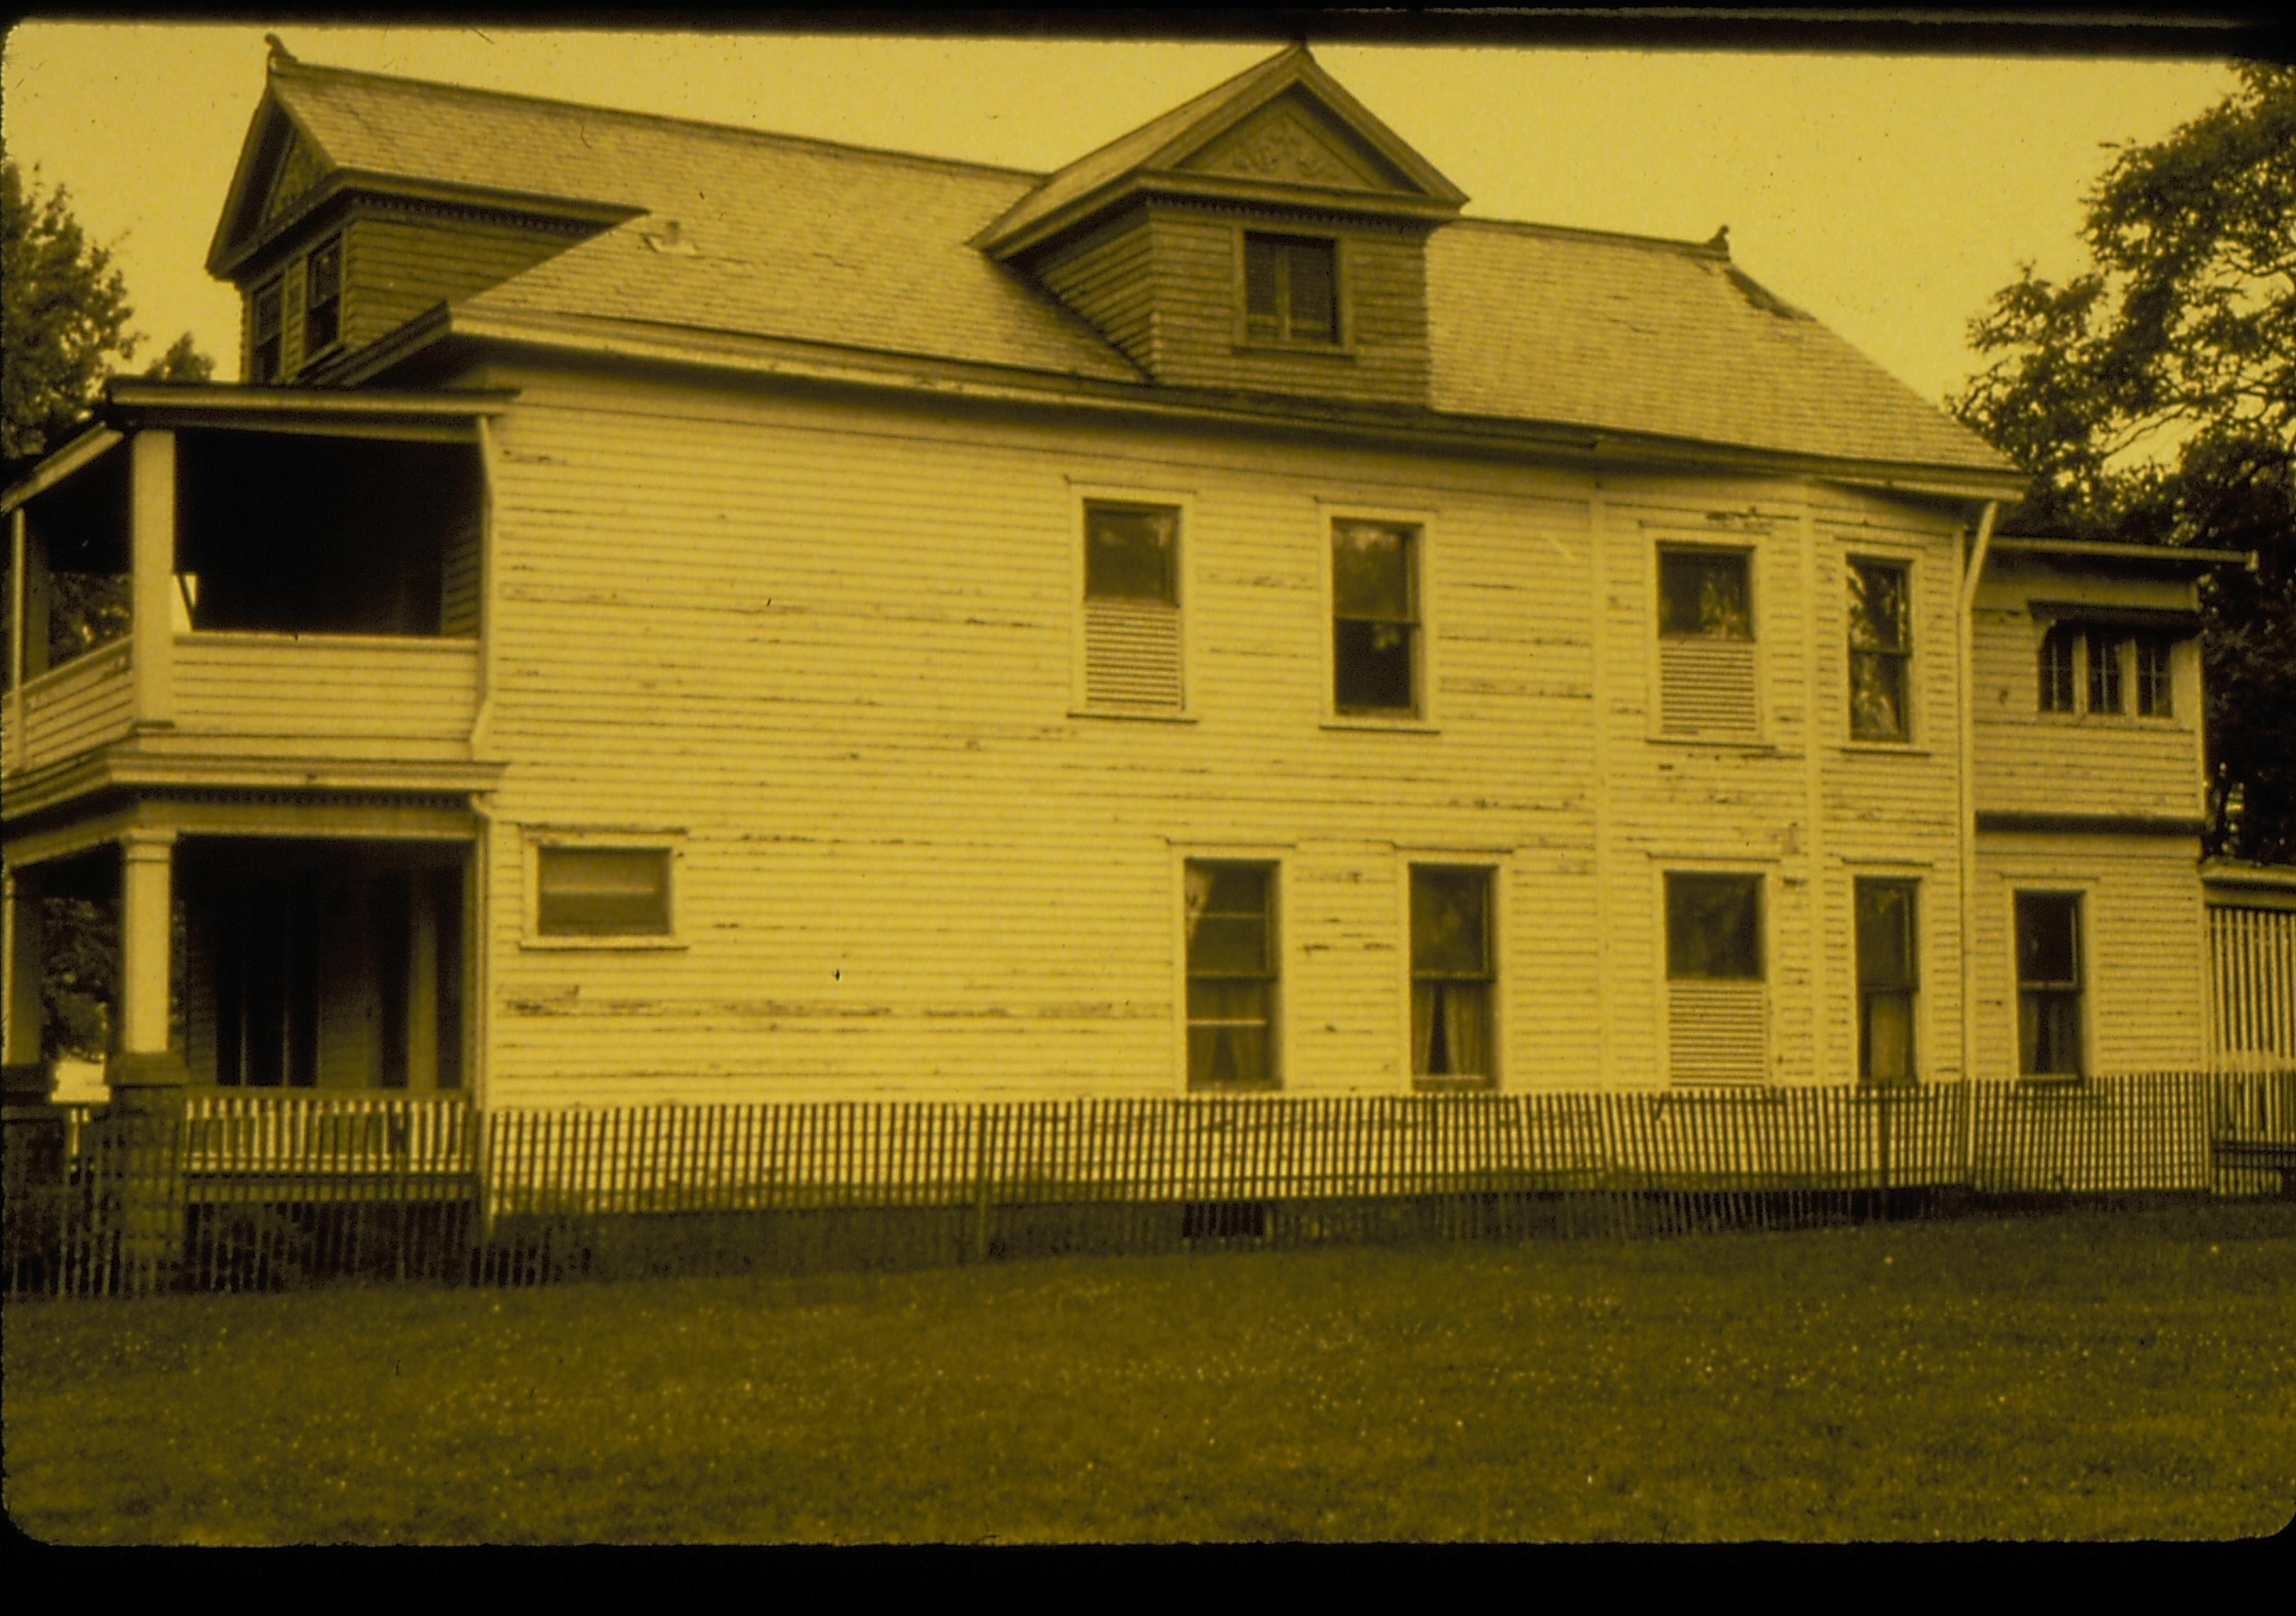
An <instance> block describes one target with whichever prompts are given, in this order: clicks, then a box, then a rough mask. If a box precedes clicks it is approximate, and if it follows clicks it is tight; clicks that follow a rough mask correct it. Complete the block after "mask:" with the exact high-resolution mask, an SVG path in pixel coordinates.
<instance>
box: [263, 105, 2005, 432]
mask: <svg viewBox="0 0 2296 1616" xmlns="http://www.w3.org/2000/svg"><path fill="white" fill-rule="evenodd" d="M269 94H270V96H271V97H272V99H273V100H274V101H275V103H276V104H277V105H278V106H279V107H280V108H281V109H282V110H283V112H284V113H285V115H286V116H287V117H288V119H291V122H292V123H293V124H294V125H295V126H296V127H298V128H299V130H300V131H301V132H302V134H303V135H304V136H305V137H306V138H307V140H308V141H309V142H310V143H311V144H314V145H316V147H317V148H318V149H319V152H321V154H322V155H323V157H324V160H325V161H326V163H327V164H328V165H329V166H330V167H332V168H347V169H353V170H357V171H359V172H360V173H363V174H365V175H371V176H380V177H384V178H396V179H401V180H407V181H420V182H427V183H430V184H444V185H453V186H455V187H456V188H457V189H460V190H464V191H474V190H488V191H496V192H501V193H518V194H524V195H529V196H533V195H542V196H554V197H562V198H567V199H570V200H581V201H590V202H611V203H618V204H621V205H623V206H627V207H629V208H633V209H644V214H643V215H642V216H640V217H633V218H631V219H629V220H628V221H627V222H626V223H623V224H619V225H617V226H612V227H611V228H608V229H605V230H603V231H602V232H601V233H600V234H596V235H594V236H593V237H592V238H591V239H590V240H588V241H586V242H581V243H580V244H578V245H576V246H573V247H571V248H570V249H568V250H566V251H564V252H562V253H561V254H559V255H558V256H556V257H555V258H550V259H548V260H546V261H545V262H543V263H541V264H539V265H537V266H536V267H532V268H530V269H528V270H526V271H524V272H523V273H521V274H519V275H515V276H513V277H512V278H511V279H510V280H508V281H505V282H504V283H500V284H498V285H496V286H494V287H491V288H489V289H488V290H486V291H481V292H479V293H476V294H474V295H472V296H471V297H469V298H467V299H463V300H461V301H459V302H458V303H456V304H455V305H454V308H455V309H458V310H463V311H467V312H468V313H470V314H472V315H477V316H488V315H492V316H511V317H513V318H515V317H527V318H535V317H542V318H547V319H553V320H558V321H562V322H575V323H581V322H591V323H599V324H617V325H624V326H627V325H633V324H635V325H641V326H645V327H650V328H656V329H660V328H685V329H689V330H696V331H701V332H710V333H716V334H720V335H731V336H734V337H737V338H741V337H747V338H772V339H780V340H797V341H803V342H808V343H818V344H823V345H826V346H829V347H831V348H836V349H865V350H869V351H872V352H874V353H879V354H890V355H898V356H905V357H920V358H925V359H933V360H944V361H952V362H957V363H964V364H974V365H993V366H998V367H1003V368H1005V369H1007V370H1010V371H1016V372H1033V373H1044V374H1048V375H1053V376H1066V377H1078V378H1084V379H1087V380H1088V381H1099V382H1120V383H1125V384H1129V385H1133V386H1139V387H1142V388H1149V387H1152V385H1153V384H1152V382H1151V381H1150V380H1149V379H1148V378H1147V377H1146V376H1144V374H1143V373H1141V372H1140V371H1139V369H1138V368H1137V367H1136V366H1135V365H1133V364H1132V363H1131V361H1129V360H1128V359H1127V358H1126V357H1124V356H1123V355H1122V354H1120V353H1119V352H1118V351H1117V350H1116V349H1114V348H1112V347H1111V346H1110V345H1109V344H1108V343H1107V342H1106V341H1105V340H1103V338H1102V337H1101V336H1100V335H1099V333H1098V332H1095V330H1094V329H1093V328H1092V327H1091V326H1090V325H1089V324H1087V323H1086V322H1085V321H1083V320H1082V319H1081V318H1079V317H1078V316H1075V315H1074V314H1072V313H1070V311H1069V310H1068V309H1066V308H1063V307H1062V306H1061V305H1060V304H1059V303H1057V302H1056V301H1054V299H1052V298H1051V297H1050V296H1048V295H1047V294H1046V293H1045V292H1044V291H1041V290H1040V289H1038V288H1037V287H1036V286H1034V285H1032V284H1031V283H1029V282H1028V281H1027V280H1026V279H1024V278H1023V277H1021V275H1017V274H1015V273H1014V272H1013V271H1011V270H1008V269H1006V268H1005V267H1002V266H1000V265H998V264H997V263H996V262H994V261H993V260H992V259H991V258H988V256H987V255H985V254H984V253H983V252H981V251H980V250H979V249H977V248H975V247H973V246H971V245H968V242H971V241H972V240H973V239H974V238H976V237H977V236H979V235H980V234H981V233H982V232H983V231H984V230H985V229H987V228H988V226H991V225H992V224H993V223H994V222H996V221H997V220H999V219H1000V218H1002V217H1005V216H1006V215H1007V214H1008V213H1009V212H1010V211H1011V210H1012V209H1013V208H1014V207H1015V206H1016V204H1018V203H1020V202H1021V201H1022V200H1023V199H1024V198H1026V197H1028V196H1029V193H1031V192H1033V191H1037V190H1038V188H1039V187H1040V186H1042V185H1043V184H1044V182H1045V181H1046V178H1047V176H1045V175H1043V174H1038V173H1029V172H1024V171H1021V170H1015V169H1008V168H991V167H988V166H985V165H980V164H975V163H967V162H959V161H953V160H943V159H937V158H926V157H918V156H913V155H909V154H906V153H900V152H883V151H876V150H872V149H868V148H864V147H856V146H849V145H843V144H837V143H834V142H829V141H822V140H813V139H805V138H799V137H796V136H790V135H770V134H765V133H760V132H758V131H754V130H749V129H742V128H733V127H725V126H720V125H713V124H703V123H695V122H689V121H685V120H682V119H669V118H662V117H658V116H652V115H647V114H640V113H634V112H626V111H615V110H611V109H606V108H597V107H586V106H578V105H574V104H571V103H560V102H551V101H545V100H540V99H536V98H532V97H528V96H521V95H510V94H500V93H497V92H492V91H482V90H473V89H468V88H463V87H457V86H445V85H438V84H430V83H425V82H422V81H419V80H412V79H403V78H387V77H383V76H380V75H375V74H369V73H359V72H351V71H348V70H340V69H334V68H323V67H316V66H313V65H309V64H304V63H294V62H275V63H274V65H273V68H272V77H271V80H270V86H269ZM1201 99H1202V98H1201V97H1200V98H1198V100H1199V101H1201ZM1189 104H1190V105H1191V106H1193V105H1194V104H1195V103H1193V102H1192V103H1189ZM1168 117H1169V115H1168ZM1164 121H1165V120H1164V119H1159V120H1158V124H1162V123H1163V122H1164ZM1149 127H1157V126H1156V125H1152V126H1149ZM1128 138H1130V137H1128ZM672 222H674V223H675V225H676V230H675V231H674V232H672V231H671V230H670V229H669V228H668V226H669V225H670V224H671V223H672ZM665 248H667V249H668V250H665ZM1427 279H1428V294H1427V295H1428V306H1429V320H1430V326H1431V339H1432V351H1431V370H1432V374H1431V398H1430V401H1431V405H1432V406H1433V408H1434V409H1435V410H1436V411H1437V412H1439V413H1447V414H1456V415H1464V416H1473V417H1481V418H1495V419H1498V420H1503V421H1510V422H1532V423H1539V424H1544V425H1554V426H1562V427H1571V428H1584V429H1591V430H1594V431H1602V432H1610V433H1621V434H1634V435H1638V436H1649V437H1652V438H1658V439H1681V440H1688V441H1693V442H1703V443H1710V444H1716V445H1726V446H1730V447H1736V448H1743V449H1750V450H1755V451H1767V452H1774V453H1778V454H1784V455H1794V456H1798V457H1816V458H1819V459H1827V460H1843V461H1854V462H1863V463H1890V464H1897V465H1907V466H1921V467H1932V468H1939V469H1944V470H1960V471H1971V472H1995V473H1997V472H2005V471H2007V470H2008V469H2009V467H2008V466H2007V463H2005V461H2004V460H2002V458H2001V457H2000V456H1999V455H1997V454H1996V453H1995V452H1994V451H1993V450H1992V449H1991V448H1989V447H1988V446H1986V445H1985V444H1984V443H1982V442H1981V441H1980V440H1979V439H1977V438H1976V437H1975V436H1974V435H1973V434H1972V433H1970V432H1969V431H1966V430H1965V429H1964V428H1963V427H1962V426H1961V425H1960V424H1959V423H1958V422H1955V421H1953V420H1952V419H1951V418H1949V417H1948V416H1947V415H1945V414H1943V413H1942V412H1941V411H1939V410H1938V409H1937V408H1935V407H1934V406H1931V405H1930V404H1928V403H1927V402H1926V401H1924V400H1923V399H1922V398H1920V397H1919V396H1918V395H1917V394H1915V392H1914V390H1912V389H1911V388H1909V387H1907V386H1906V385H1905V384H1904V383H1903V382H1900V381H1898V380H1897V379H1896V378H1894V377H1892V376H1890V374H1889V373H1887V372H1885V371H1883V370H1882V368H1881V367H1880V366H1878V365H1875V364H1874V362H1873V361H1871V360H1870V359H1867V358H1866V357H1864V356H1863V355H1862V354H1860V353H1858V352H1857V350H1856V349H1854V348H1852V347H1851V346H1850V345H1849V343H1847V342H1846V341H1844V340H1841V338H1839V337H1837V336H1835V335H1834V334H1833V332H1829V331H1827V330H1826V329H1825V327H1824V326H1822V325H1820V324H1818V323H1817V322H1816V321H1815V320H1813V319H1811V318H1809V317H1808V316H1807V315H1803V314H1800V313H1799V312H1797V311H1794V310H1792V309H1791V308H1787V307H1786V306H1785V305H1784V304H1782V303H1781V302H1779V301H1778V299H1775V298H1774V297H1772V296H1770V295H1769V294H1767V292H1764V291H1762V290H1761V289H1760V288H1759V287H1758V286H1756V285H1754V283H1752V282H1751V281H1749V280H1748V279H1747V278H1746V277H1745V276H1744V275H1743V274H1741V273H1740V272H1739V271H1738V270H1737V269H1735V268H1734V267H1733V266H1732V265H1731V264H1730V263H1729V261H1728V258H1727V257H1726V254H1725V253H1724V252H1722V251H1721V250H1718V249H1716V248H1713V247H1710V246H1706V245H1702V244H1692V243H1687V242H1656V241H1652V240H1649V239H1647V238H1641V237H1632V236H1616V235H1605V234H1600V233H1596V232H1588V231H1578V230H1563V229H1555V228H1549V227H1542V226H1528V225H1513V224H1505V223H1501V222H1497V221H1490V220H1482V219H1473V218H1460V219H1456V220H1453V221H1450V222H1448V223H1444V224H1441V225H1439V226H1436V227H1435V229H1434V234H1433V235H1432V237H1431V241H1430V244H1429V249H1428V258H1427Z"/></svg>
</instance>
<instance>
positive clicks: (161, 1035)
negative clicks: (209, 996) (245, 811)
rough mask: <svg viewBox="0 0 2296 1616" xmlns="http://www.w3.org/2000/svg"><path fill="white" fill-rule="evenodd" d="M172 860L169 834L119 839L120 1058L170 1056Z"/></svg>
mask: <svg viewBox="0 0 2296 1616" xmlns="http://www.w3.org/2000/svg"><path fill="white" fill-rule="evenodd" d="M175 859H176V833H175V832H173V831H168V830H134V831H130V832H128V833H127V835H126V836H124V837H122V838H121V839H120V843H119V1028H118V1029H117V1030H116V1031H115V1033H114V1034H113V1039H112V1041H113V1045H114V1046H115V1047H116V1048H117V1049H118V1050H119V1053H120V1054H126V1055H155V1054H157V1055H164V1054H167V1053H168V971H169V969H170V967H171V966H172V964H173V963H174V961H173V956H174V954H175V948H174V941H175V929H174V924H173V917H172V906H173V903H174V893H173V890H172V888H173V882H172V879H171V878H172V876H173V874H174V866H175Z"/></svg>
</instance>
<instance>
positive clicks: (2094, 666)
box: [2088, 628, 2128, 713]
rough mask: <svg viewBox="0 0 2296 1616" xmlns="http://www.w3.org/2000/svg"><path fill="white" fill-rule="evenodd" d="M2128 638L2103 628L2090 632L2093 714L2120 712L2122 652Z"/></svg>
mask: <svg viewBox="0 0 2296 1616" xmlns="http://www.w3.org/2000/svg"><path fill="white" fill-rule="evenodd" d="M2125 644H2128V639H2127V637H2126V636H2122V635H2118V634H2114V633H2112V632H2111V631H2110V630H2108V629H2103V628H2092V629H2090V630H2089V631H2088V710H2089V711H2091V712H2106V713H2112V712H2120V711H2122V710H2124V706H2123V702H2122V700H2121V681H2120V649H2121V647H2122V646H2123V645H2125Z"/></svg>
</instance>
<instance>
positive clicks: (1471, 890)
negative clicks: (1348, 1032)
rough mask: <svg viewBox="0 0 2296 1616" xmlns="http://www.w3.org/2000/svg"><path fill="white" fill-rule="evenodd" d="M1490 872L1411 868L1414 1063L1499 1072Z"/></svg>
mask: <svg viewBox="0 0 2296 1616" xmlns="http://www.w3.org/2000/svg"><path fill="white" fill-rule="evenodd" d="M1491 959H1492V947H1491V873H1490V872H1489V871H1488V870H1482V869H1465V870H1463V869H1443V868H1435V867H1429V866H1423V865H1422V866H1415V867H1414V868H1413V870H1412V872H1411V1070H1412V1074H1413V1076H1414V1077H1416V1078H1421V1079H1452V1080H1454V1081H1472V1082H1481V1083H1489V1082H1490V1081H1492V1080H1493V1079H1494V1078H1496V1077H1497V1064H1496V1059H1495V1057H1496V1053H1497V1052H1496V1051H1495V1050H1494V1049H1493V1047H1492V1036H1491V1035H1492V1028H1491V1011H1492V1003H1491V1001H1492V997H1493V990H1494V988H1495V987H1496V985H1497V983H1496V978H1497V972H1495V970H1494V969H1493V967H1492V964H1491Z"/></svg>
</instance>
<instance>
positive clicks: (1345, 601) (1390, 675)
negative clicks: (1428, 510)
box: [1332, 521, 1419, 714]
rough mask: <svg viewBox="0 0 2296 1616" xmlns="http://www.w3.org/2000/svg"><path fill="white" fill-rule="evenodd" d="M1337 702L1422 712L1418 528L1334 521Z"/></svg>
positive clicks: (1343, 707)
mask: <svg viewBox="0 0 2296 1616" xmlns="http://www.w3.org/2000/svg"><path fill="white" fill-rule="evenodd" d="M1332 674H1333V689H1332V703H1333V707H1334V708H1335V709H1336V710H1339V711H1340V712H1342V713H1388V714H1413V713H1416V712H1417V711H1418V710H1419V529H1416V528H1414V527H1409V526H1406V525H1405V524H1403V523H1399V522H1382V521H1335V522H1333V524H1332Z"/></svg>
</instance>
